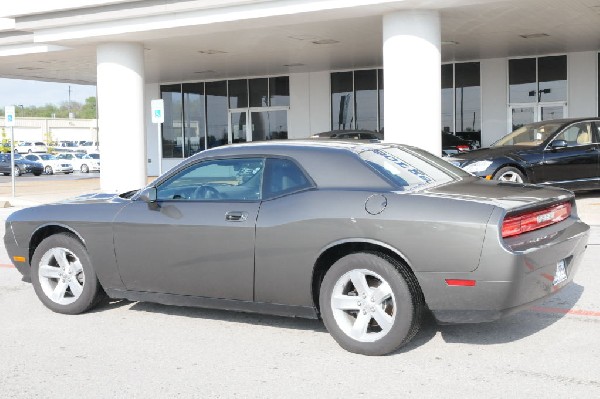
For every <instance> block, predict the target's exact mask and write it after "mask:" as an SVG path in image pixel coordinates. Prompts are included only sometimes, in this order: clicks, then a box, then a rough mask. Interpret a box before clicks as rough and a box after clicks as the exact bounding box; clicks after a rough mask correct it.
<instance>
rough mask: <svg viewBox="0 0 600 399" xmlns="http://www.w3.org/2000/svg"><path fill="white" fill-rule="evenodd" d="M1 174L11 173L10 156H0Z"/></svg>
mask: <svg viewBox="0 0 600 399" xmlns="http://www.w3.org/2000/svg"><path fill="white" fill-rule="evenodd" d="M0 173H10V155H6V154H0Z"/></svg>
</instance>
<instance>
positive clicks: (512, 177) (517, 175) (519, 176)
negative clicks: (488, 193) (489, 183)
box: [493, 166, 527, 183]
mask: <svg viewBox="0 0 600 399" xmlns="http://www.w3.org/2000/svg"><path fill="white" fill-rule="evenodd" d="M493 179H494V180H499V181H507V182H513V183H527V178H526V177H525V175H524V174H523V173H522V172H521V171H520V170H519V169H517V168H515V167H513V166H505V167H503V168H500V169H498V170H497V171H496V173H494V176H493Z"/></svg>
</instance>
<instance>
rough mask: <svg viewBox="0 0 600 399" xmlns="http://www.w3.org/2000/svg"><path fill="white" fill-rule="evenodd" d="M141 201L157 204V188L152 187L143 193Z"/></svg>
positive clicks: (140, 196) (140, 197)
mask: <svg viewBox="0 0 600 399" xmlns="http://www.w3.org/2000/svg"><path fill="white" fill-rule="evenodd" d="M138 199H139V200H140V201H144V202H146V203H153V202H156V187H154V186H151V187H148V188H146V189H145V190H144V191H142V192H141V193H140V195H139V197H138Z"/></svg>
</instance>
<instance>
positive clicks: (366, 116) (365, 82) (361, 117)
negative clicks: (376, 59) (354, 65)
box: [354, 69, 378, 130]
mask: <svg viewBox="0 0 600 399" xmlns="http://www.w3.org/2000/svg"><path fill="white" fill-rule="evenodd" d="M354 98H355V108H354V109H355V115H356V125H355V126H356V129H366V130H377V119H378V115H377V70H376V69H371V70H364V71H354Z"/></svg>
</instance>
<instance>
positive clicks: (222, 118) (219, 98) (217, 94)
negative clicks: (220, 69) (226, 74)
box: [205, 80, 228, 148]
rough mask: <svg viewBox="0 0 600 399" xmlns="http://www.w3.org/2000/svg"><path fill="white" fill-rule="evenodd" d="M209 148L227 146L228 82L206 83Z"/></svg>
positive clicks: (207, 138)
mask: <svg viewBox="0 0 600 399" xmlns="http://www.w3.org/2000/svg"><path fill="white" fill-rule="evenodd" d="M205 91H206V140H207V148H212V147H218V146H220V145H225V144H227V141H228V139H227V129H228V126H227V125H228V123H227V122H228V115H227V81H224V80H222V81H219V82H206V86H205Z"/></svg>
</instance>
